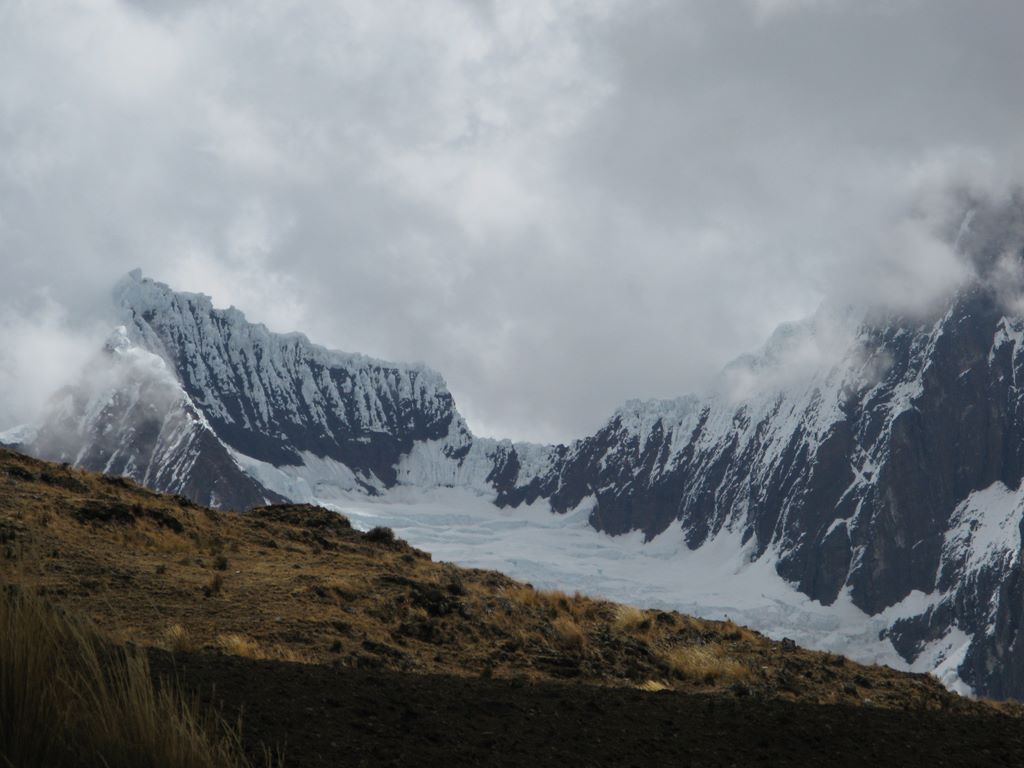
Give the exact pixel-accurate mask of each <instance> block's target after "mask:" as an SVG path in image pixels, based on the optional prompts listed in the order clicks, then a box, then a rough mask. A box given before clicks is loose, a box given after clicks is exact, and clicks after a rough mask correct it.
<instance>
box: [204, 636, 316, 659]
mask: <svg viewBox="0 0 1024 768" xmlns="http://www.w3.org/2000/svg"><path fill="white" fill-rule="evenodd" d="M217 646H218V647H219V648H220V649H221V650H222V651H223V652H224V653H227V654H229V655H231V656H242V657H244V658H246V659H270V660H274V661H291V662H294V663H296V664H310V663H312V661H311V659H310V658H309V656H307V655H305V654H303V653H300V652H299V651H296V650H293V649H291V648H289V647H288V646H284V645H272V646H265V645H263V644H261V643H260V642H259V641H257V640H253V639H252V638H251V637H246V636H245V635H240V634H237V633H229V634H224V635H218V636H217Z"/></svg>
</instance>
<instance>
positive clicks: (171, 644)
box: [164, 624, 199, 653]
mask: <svg viewBox="0 0 1024 768" xmlns="http://www.w3.org/2000/svg"><path fill="white" fill-rule="evenodd" d="M164 642H165V644H166V646H167V648H168V650H171V651H174V652H175V653H191V652H192V651H195V650H197V649H198V648H199V644H198V643H197V642H196V641H195V638H193V637H192V633H191V632H189V631H188V629H187V628H186V627H183V626H182V625H181V624H172V625H171V626H169V627H168V628H167V631H166V632H165V633H164Z"/></svg>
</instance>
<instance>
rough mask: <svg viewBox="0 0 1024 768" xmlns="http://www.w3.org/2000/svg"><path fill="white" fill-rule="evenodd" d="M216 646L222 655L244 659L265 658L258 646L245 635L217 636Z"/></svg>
mask: <svg viewBox="0 0 1024 768" xmlns="http://www.w3.org/2000/svg"><path fill="white" fill-rule="evenodd" d="M217 645H218V647H219V648H220V649H221V650H222V651H224V653H227V654H230V655H232V656H242V657H244V658H246V659H263V658H266V656H265V655H264V653H263V650H262V649H261V648H260V644H259V643H257V642H256V641H255V640H253V639H252V638H250V637H246V636H245V635H239V634H235V633H231V634H226V635H218V636H217Z"/></svg>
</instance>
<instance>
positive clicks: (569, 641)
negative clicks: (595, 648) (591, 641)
mask: <svg viewBox="0 0 1024 768" xmlns="http://www.w3.org/2000/svg"><path fill="white" fill-rule="evenodd" d="M551 626H552V628H553V629H554V630H555V638H556V639H557V640H558V644H559V645H560V646H561V647H562V648H564V649H566V650H572V651H577V652H579V653H582V652H583V651H584V650H586V647H587V635H586V633H585V632H584V631H583V630H582V629H581V628H580V625H579V624H577V623H576V621H575V620H574V619H573V618H572V617H571V616H559V617H558V618H557V619H555V620H554V621H553V622H551Z"/></svg>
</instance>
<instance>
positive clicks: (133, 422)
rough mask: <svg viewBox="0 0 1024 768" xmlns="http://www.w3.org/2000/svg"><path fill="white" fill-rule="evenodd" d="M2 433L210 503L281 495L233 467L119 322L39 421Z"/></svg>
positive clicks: (166, 373) (166, 374) (158, 363)
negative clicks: (80, 374) (100, 349)
mask: <svg viewBox="0 0 1024 768" xmlns="http://www.w3.org/2000/svg"><path fill="white" fill-rule="evenodd" d="M8 440H9V442H10V443H12V444H17V445H19V446H20V447H22V448H23V449H25V450H27V451H29V452H31V453H34V454H37V455H40V456H46V457H47V458H50V459H53V460H56V461H67V462H69V463H72V464H74V465H76V466H79V467H84V468H86V469H91V470H95V471H99V472H105V473H108V474H114V475H123V476H125V477H130V478H132V479H133V480H136V481H137V482H139V483H141V484H143V485H146V486H148V487H150V488H153V489H154V490H158V491H165V492H168V493H177V494H181V495H184V496H186V497H188V498H191V499H193V500H195V501H198V502H200V503H203V504H207V505H210V506H214V507H227V508H231V509H247V508H249V507H252V506H254V505H259V504H265V503H268V502H275V501H281V500H282V497H280V496H278V495H277V494H275V493H273V492H270V491H267V490H266V489H265V488H263V487H262V486H261V485H260V484H259V483H257V482H256V481H254V480H253V479H252V478H251V477H249V476H248V475H247V474H245V473H244V472H243V471H241V469H239V467H238V465H237V464H236V462H235V461H234V460H233V459H232V458H231V456H230V455H229V453H228V451H227V450H226V449H225V448H224V446H223V445H222V443H221V442H220V440H219V439H218V438H217V436H216V434H215V433H214V432H213V430H212V429H211V428H210V425H209V423H208V422H207V421H206V418H205V417H204V416H203V414H202V412H201V411H199V410H198V409H197V408H196V407H195V405H194V404H193V403H192V401H191V399H190V398H189V396H188V395H187V394H186V393H185V392H184V391H183V390H182V388H181V385H180V383H179V382H178V379H177V377H176V376H175V375H174V373H173V372H172V371H171V370H170V369H169V368H168V367H167V365H166V364H165V363H164V361H163V359H161V358H160V357H159V356H157V355H155V354H153V353H151V352H148V351H146V350H145V349H142V348H140V347H138V346H135V345H133V344H132V343H131V342H130V341H129V339H128V333H127V329H126V328H125V327H123V326H122V327H121V328H119V329H117V330H116V331H115V332H114V333H113V334H112V335H111V337H110V338H109V339H108V340H107V343H106V345H105V347H104V349H103V350H102V351H101V352H100V353H99V354H98V355H97V357H96V358H95V359H94V360H93V361H92V362H91V363H90V364H89V365H88V367H87V368H86V370H85V371H83V373H82V376H81V379H80V381H79V382H78V383H77V384H76V385H75V386H72V387H68V388H66V389H64V390H62V391H61V392H59V393H58V394H57V396H56V397H55V398H54V399H53V401H52V403H51V407H50V409H49V412H48V413H47V417H46V419H45V420H44V421H43V422H42V423H41V424H40V425H39V426H38V427H36V428H34V429H31V430H21V432H20V434H15V435H11V436H10V437H9V438H8Z"/></svg>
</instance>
